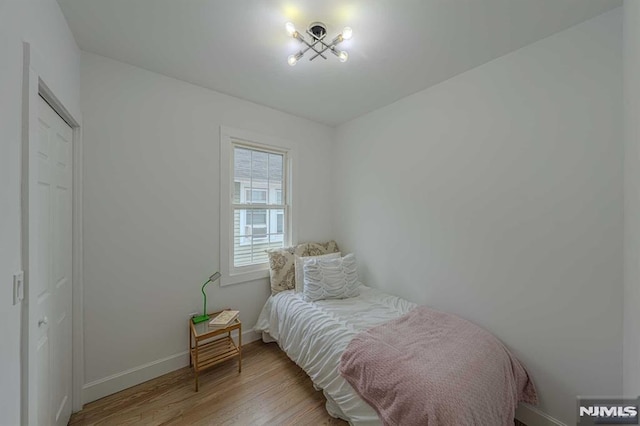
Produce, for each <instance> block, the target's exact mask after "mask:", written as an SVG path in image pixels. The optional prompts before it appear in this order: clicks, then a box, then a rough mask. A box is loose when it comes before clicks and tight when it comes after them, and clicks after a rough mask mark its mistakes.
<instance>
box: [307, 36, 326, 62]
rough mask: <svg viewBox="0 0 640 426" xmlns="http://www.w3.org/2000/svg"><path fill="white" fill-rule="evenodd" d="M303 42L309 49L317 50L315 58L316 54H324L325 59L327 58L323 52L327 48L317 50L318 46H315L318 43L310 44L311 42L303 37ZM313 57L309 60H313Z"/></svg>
mask: <svg viewBox="0 0 640 426" xmlns="http://www.w3.org/2000/svg"><path fill="white" fill-rule="evenodd" d="M302 42H303V43H304V44H306V45H307V47H308V49H307V50H309V49H311V50H313V51H314V52H316V55H314V56H313V58H315V57H316V56H318V55H319V56H322V57H323V58H324V59H327V57H326V56H324V55H323V54H322V52H324V50H326V49H324V50H321V51H317V50H316V48H315V45H316V43H313V44H309V42H308V41H307V40H304V39H302ZM313 58H311V59H309V60H310V61H311V60H313Z"/></svg>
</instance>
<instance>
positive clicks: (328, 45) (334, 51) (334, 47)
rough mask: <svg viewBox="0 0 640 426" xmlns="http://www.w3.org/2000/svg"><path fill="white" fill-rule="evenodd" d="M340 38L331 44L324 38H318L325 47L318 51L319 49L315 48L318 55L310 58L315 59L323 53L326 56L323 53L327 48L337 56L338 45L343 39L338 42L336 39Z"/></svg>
mask: <svg viewBox="0 0 640 426" xmlns="http://www.w3.org/2000/svg"><path fill="white" fill-rule="evenodd" d="M338 39H339V37H336V38H335V39H334V40H333V41H332V42H331V44H327V43H325V42H324V41H322V40H318V41H319V42H320V44H322V45H323V46H324V48H323V49H321V50H320V52H318V51H317V50H315V49H314V51H315V52H316V55H314V56H313V57H311V58H309V60H310V61H313V60H314V59H315V58H316V57H317V56H318V55H321V56H322V57H323V58H324V55H322V53H324V52H326V51H327V50H330V51H331V52H332V53H333V54H334V55H336V56H337V55H338V54H337V52H336V46H337V44H338V43H339V42H340V41H342V40H339V41H338V43H336V40H338ZM325 59H327V58H325Z"/></svg>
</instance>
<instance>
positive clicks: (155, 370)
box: [82, 330, 261, 404]
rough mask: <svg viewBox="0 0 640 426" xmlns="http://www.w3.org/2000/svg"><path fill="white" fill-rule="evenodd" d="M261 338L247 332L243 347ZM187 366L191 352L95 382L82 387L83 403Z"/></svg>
mask: <svg viewBox="0 0 640 426" xmlns="http://www.w3.org/2000/svg"><path fill="white" fill-rule="evenodd" d="M260 338H261V335H260V334H258V333H255V332H254V331H253V330H249V331H245V332H243V333H242V346H244V345H246V344H247V343H251V342H254V341H256V340H259V339H260ZM187 365H189V352H188V351H184V352H180V353H177V354H174V355H170V356H168V357H165V358H160V359H157V360H155V361H151V362H148V363H146V364H142V365H139V366H137V367H133V368H130V369H128V370H125V371H121V372H119V373H116V374H112V375H111V376H107V377H103V378H102V379H98V380H94V381H93V382H91V383H87V384H85V385H84V386H83V387H82V403H83V404H88V403H89V402H92V401H95V400H98V399H100V398H104V397H105V396H108V395H111V394H114V393H116V392H120V391H121V390H124V389H127V388H130V387H132V386H135V385H138V384H140V383H144V382H146V381H148V380H151V379H155V378H156V377H159V376H162V375H163V374H167V373H170V372H172V371H175V370H178V369H180V368H183V367H186V366H187Z"/></svg>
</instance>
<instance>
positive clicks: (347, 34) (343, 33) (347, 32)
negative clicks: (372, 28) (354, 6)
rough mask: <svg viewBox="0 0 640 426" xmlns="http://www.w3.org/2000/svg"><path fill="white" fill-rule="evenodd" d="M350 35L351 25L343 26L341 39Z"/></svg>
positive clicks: (351, 32)
mask: <svg viewBox="0 0 640 426" xmlns="http://www.w3.org/2000/svg"><path fill="white" fill-rule="evenodd" d="M351 36H353V30H352V29H351V27H344V30H342V39H343V40H349V39H350V38H351Z"/></svg>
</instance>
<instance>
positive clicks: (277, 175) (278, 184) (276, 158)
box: [269, 154, 284, 204]
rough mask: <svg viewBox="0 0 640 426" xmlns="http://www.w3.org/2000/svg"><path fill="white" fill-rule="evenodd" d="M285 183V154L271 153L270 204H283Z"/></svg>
mask: <svg viewBox="0 0 640 426" xmlns="http://www.w3.org/2000/svg"><path fill="white" fill-rule="evenodd" d="M283 183H284V156H283V155H282V154H269V195H270V197H269V204H282V187H283ZM278 197H279V198H278Z"/></svg>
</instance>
